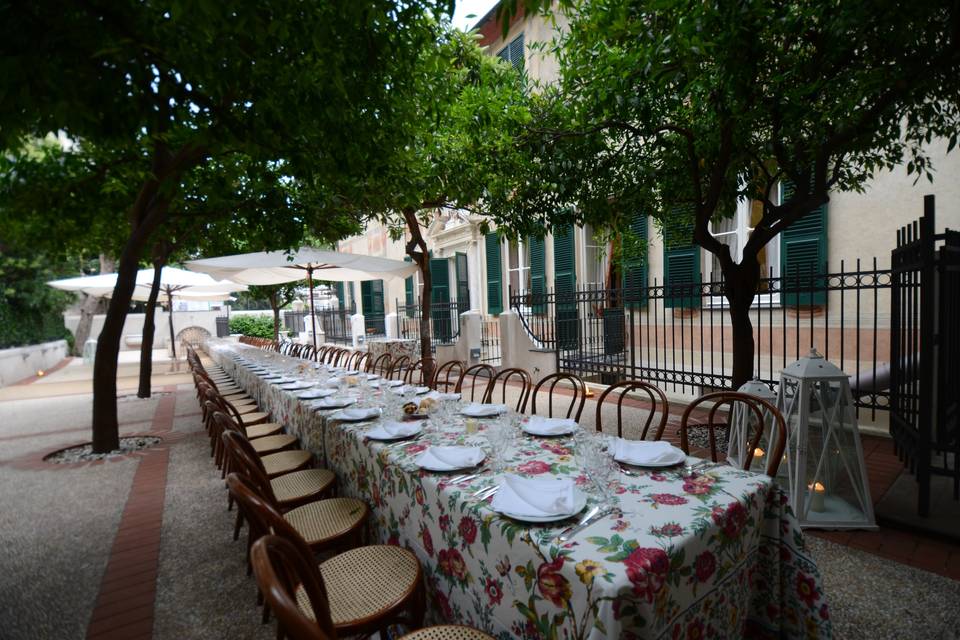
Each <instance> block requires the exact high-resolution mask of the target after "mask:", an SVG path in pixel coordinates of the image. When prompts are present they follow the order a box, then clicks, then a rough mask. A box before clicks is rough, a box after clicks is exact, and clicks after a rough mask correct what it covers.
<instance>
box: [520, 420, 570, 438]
mask: <svg viewBox="0 0 960 640" xmlns="http://www.w3.org/2000/svg"><path fill="white" fill-rule="evenodd" d="M576 428H577V421H576V420H573V419H571V418H544V417H543V416H530V418H528V419H527V421H526V422H524V423H523V429H524V431H527V432H528V433H532V434H534V435H538V436H558V435H563V434H564V433H570V431H571V430H573V429H576Z"/></svg>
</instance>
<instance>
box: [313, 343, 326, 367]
mask: <svg viewBox="0 0 960 640" xmlns="http://www.w3.org/2000/svg"><path fill="white" fill-rule="evenodd" d="M329 350H330V347H328V346H326V345H320V346H319V347H317V351H316V353H314V354H313V359H314V360H316V361H317V362H320V363H322V362H323V361H324V359H325V358H326V357H327V351H329Z"/></svg>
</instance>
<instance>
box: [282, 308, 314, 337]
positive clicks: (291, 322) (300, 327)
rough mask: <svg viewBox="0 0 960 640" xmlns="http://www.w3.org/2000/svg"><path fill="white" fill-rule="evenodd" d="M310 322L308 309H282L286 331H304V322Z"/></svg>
mask: <svg viewBox="0 0 960 640" xmlns="http://www.w3.org/2000/svg"><path fill="white" fill-rule="evenodd" d="M308 322H310V312H309V311H284V312H283V326H284V327H285V328H286V329H287V330H288V331H293V332H294V333H300V332H301V331H306V323H308Z"/></svg>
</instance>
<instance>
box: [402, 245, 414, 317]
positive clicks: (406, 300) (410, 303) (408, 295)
mask: <svg viewBox="0 0 960 640" xmlns="http://www.w3.org/2000/svg"><path fill="white" fill-rule="evenodd" d="M403 261H404V262H413V258H411V257H410V256H407V257H405V258H404V259H403ZM403 304H404V306H405V307H406V314H407V317H408V318H412V317H413V316H414V309H413V308H414V306H415V305H416V304H417V296H416V293H415V292H414V283H413V276H410V277H409V278H406V279H405V280H404V281H403Z"/></svg>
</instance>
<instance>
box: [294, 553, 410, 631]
mask: <svg viewBox="0 0 960 640" xmlns="http://www.w3.org/2000/svg"><path fill="white" fill-rule="evenodd" d="M320 575H322V576H323V582H324V585H325V586H326V589H327V598H329V602H330V617H331V618H332V620H333V624H334V626H336V627H337V632H338V635H346V634H347V633H349V631H348V630H349V628H350V627H351V626H353V625H354V624H355V623H359V622H361V621H364V620H368V619H371V618H378V617H381V616H383V615H384V614H385V613H387V612H388V611H390V610H392V609H396V608H399V607H402V606H404V605H405V604H406V602H407V600H408V599H409V598H410V597H411V596H412V595H413V593H414V591H416V588H417V583H418V582H419V577H420V564H419V562H417V557H416V556H415V555H413V554H412V553H411V552H409V551H407V550H406V549H402V548H400V547H396V546H392V545H373V546H369V547H358V548H356V549H351V550H350V551H344V552H343V553H340V554H337V555H335V556H333V557H332V558H330V559H329V560H327V561H326V562H323V563H321V565H320ZM297 604H298V605H299V606H300V610H301V611H303V612H304V614H305V615H306V616H307V617H309V618H310V619H311V620H315V619H316V617H315V616H314V614H313V610H312V608H311V606H310V600H309V599H308V598H307V593H306V591H305V590H304V589H303V587H302V586H301V587H300V588H298V589H297Z"/></svg>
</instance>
